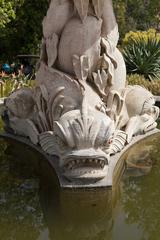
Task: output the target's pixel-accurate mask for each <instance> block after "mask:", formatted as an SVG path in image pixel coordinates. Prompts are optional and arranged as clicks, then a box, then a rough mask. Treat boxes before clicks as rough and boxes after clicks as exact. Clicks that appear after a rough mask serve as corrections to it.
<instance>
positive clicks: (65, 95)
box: [3, 0, 159, 187]
mask: <svg viewBox="0 0 160 240" xmlns="http://www.w3.org/2000/svg"><path fill="white" fill-rule="evenodd" d="M118 39H119V33H118V26H117V22H116V19H115V16H114V11H113V6H112V1H111V0H92V1H89V0H51V2H50V6H49V9H48V12H47V15H46V17H45V18H44V20H43V40H42V47H41V57H40V63H39V69H38V71H37V74H36V87H35V88H34V89H29V88H22V89H19V90H18V91H16V92H13V93H12V94H11V95H10V96H9V97H8V98H7V99H6V101H5V110H4V113H3V119H4V122H5V129H6V132H8V133H9V136H11V137H15V138H18V139H23V140H22V141H24V139H26V140H25V141H26V143H29V144H31V143H32V146H35V148H36V149H39V151H41V152H43V153H44V154H45V156H46V158H48V159H49V161H50V162H51V163H52V165H53V166H54V168H55V170H56V172H57V174H58V176H59V179H60V182H61V185H62V186H70V187H75V186H81V187H85V186H90V187H92V186H111V185H112V178H113V172H114V168H115V166H116V164H117V162H118V161H119V159H120V154H122V153H123V152H124V151H125V149H126V148H128V146H130V145H132V144H133V143H134V142H135V141H137V140H138V139H139V137H138V136H140V138H144V137H145V136H147V134H149V135H150V134H153V133H155V131H156V130H155V129H156V126H157V123H156V120H157V118H158V116H159V108H157V107H156V106H155V100H154V97H153V95H152V94H151V93H150V92H149V91H147V90H146V89H145V88H143V87H141V86H129V85H127V83H126V67H125V63H124V60H123V56H122V54H121V52H120V51H119V50H118V48H117V43H118ZM17 136H19V137H17ZM135 136H136V137H135ZM27 139H29V140H27ZM135 139H136V140H135ZM36 146H37V147H36ZM56 156H57V157H58V158H57V157H56Z"/></svg>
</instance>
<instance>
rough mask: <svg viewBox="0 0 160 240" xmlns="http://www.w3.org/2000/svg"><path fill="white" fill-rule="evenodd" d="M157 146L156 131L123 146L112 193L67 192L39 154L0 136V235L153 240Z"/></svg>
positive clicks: (159, 214)
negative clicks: (122, 170) (125, 148)
mask: <svg viewBox="0 0 160 240" xmlns="http://www.w3.org/2000/svg"><path fill="white" fill-rule="evenodd" d="M159 145H160V135H157V137H153V138H151V137H150V138H148V139H146V140H144V141H141V142H140V143H138V144H136V145H135V146H134V147H133V148H132V149H131V150H129V151H128V152H127V153H126V154H125V155H124V156H123V159H122V160H123V161H126V162H127V168H126V171H125V174H124V176H123V178H122V179H121V181H120V184H119V185H117V186H114V188H113V191H111V190H70V191H69V190H62V189H59V187H58V183H57V179H56V176H55V173H54V171H53V170H52V169H51V167H50V165H49V164H48V163H47V162H46V161H45V160H44V159H43V158H42V156H40V155H38V154H37V153H36V152H34V151H32V150H31V149H30V148H28V147H26V146H25V145H21V144H18V143H14V142H6V141H4V140H2V139H1V141H0V239H3V240H159V239H160V237H159V236H160V151H159Z"/></svg>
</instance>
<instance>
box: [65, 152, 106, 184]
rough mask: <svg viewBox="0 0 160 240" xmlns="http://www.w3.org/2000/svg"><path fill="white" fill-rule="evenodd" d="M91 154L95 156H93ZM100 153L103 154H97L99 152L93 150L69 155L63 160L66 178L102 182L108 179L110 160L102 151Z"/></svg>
mask: <svg viewBox="0 0 160 240" xmlns="http://www.w3.org/2000/svg"><path fill="white" fill-rule="evenodd" d="M93 151H94V152H93ZM87 152H88V155H87ZM91 152H92V153H94V154H91ZM99 153H101V154H97V152H96V151H95V150H93V149H92V150H81V151H77V152H76V151H75V152H74V153H71V154H69V155H67V156H66V158H65V159H63V161H64V164H63V169H64V176H65V177H67V178H69V179H74V180H75V179H79V180H100V179H102V178H104V177H106V175H107V172H108V159H107V156H106V155H105V154H104V153H103V152H102V151H100V152H99ZM80 154H81V155H80Z"/></svg>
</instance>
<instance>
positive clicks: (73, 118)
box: [40, 103, 114, 181]
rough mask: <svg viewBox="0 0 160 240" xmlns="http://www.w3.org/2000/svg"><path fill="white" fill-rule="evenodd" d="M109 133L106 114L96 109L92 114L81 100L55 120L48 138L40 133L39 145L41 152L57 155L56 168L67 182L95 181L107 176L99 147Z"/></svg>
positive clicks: (102, 144)
mask: <svg viewBox="0 0 160 240" xmlns="http://www.w3.org/2000/svg"><path fill="white" fill-rule="evenodd" d="M113 132H114V124H113V122H112V120H111V119H110V118H109V117H107V116H106V115H105V114H103V113H101V112H98V111H97V112H95V113H94V114H93V110H92V111H89V109H88V108H87V107H86V104H85V103H83V104H82V109H81V110H72V111H69V112H67V113H65V114H64V115H63V116H62V117H61V118H60V119H59V120H58V121H55V125H54V133H50V136H51V135H52V137H51V138H49V135H48V137H47V133H46V134H42V135H41V136H40V144H41V146H42V148H43V149H44V150H45V152H48V153H49V154H51V155H58V156H59V167H60V168H61V169H62V170H63V175H64V176H65V177H67V178H68V179H70V180H71V181H72V180H73V179H74V181H75V180H80V181H83V180H85V181H87V180H88V181H98V180H100V179H102V178H104V177H106V176H107V172H108V160H109V159H108V155H107V154H106V153H105V152H104V151H103V150H102V149H103V146H104V145H105V144H106V142H107V140H108V139H109V138H110V137H111V136H112V134H113ZM48 134H49V133H48ZM46 148H48V149H46Z"/></svg>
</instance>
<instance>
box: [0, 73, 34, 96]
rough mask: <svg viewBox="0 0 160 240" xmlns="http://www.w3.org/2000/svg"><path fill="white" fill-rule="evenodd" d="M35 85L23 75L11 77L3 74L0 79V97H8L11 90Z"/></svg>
mask: <svg viewBox="0 0 160 240" xmlns="http://www.w3.org/2000/svg"><path fill="white" fill-rule="evenodd" d="M34 85H35V81H34V80H31V79H29V80H27V79H26V78H25V77H24V76H20V77H16V78H15V77H12V76H4V77H1V79H0V98H4V97H8V96H9V95H10V94H11V93H12V92H14V91H15V90H18V89H19V88H21V87H30V88H32V87H33V86H34Z"/></svg>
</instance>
